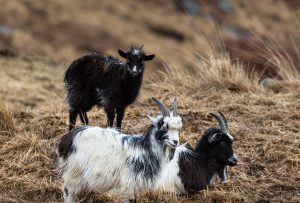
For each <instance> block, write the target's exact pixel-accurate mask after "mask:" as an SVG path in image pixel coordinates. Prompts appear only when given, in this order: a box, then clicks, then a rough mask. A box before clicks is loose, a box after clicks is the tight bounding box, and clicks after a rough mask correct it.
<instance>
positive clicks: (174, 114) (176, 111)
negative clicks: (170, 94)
mask: <svg viewBox="0 0 300 203" xmlns="http://www.w3.org/2000/svg"><path fill="white" fill-rule="evenodd" d="M173 116H174V117H177V116H178V105H177V98H176V97H174V99H173Z"/></svg>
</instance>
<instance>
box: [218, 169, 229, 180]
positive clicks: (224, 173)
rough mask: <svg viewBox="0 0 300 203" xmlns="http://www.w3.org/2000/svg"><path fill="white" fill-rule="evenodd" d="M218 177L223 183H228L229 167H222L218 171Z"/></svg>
mask: <svg viewBox="0 0 300 203" xmlns="http://www.w3.org/2000/svg"><path fill="white" fill-rule="evenodd" d="M217 173H218V176H219V178H220V179H221V181H222V182H225V183H226V182H227V180H228V176H227V166H223V167H220V169H219V170H218V172H217Z"/></svg>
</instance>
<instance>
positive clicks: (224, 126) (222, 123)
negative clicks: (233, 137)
mask: <svg viewBox="0 0 300 203" xmlns="http://www.w3.org/2000/svg"><path fill="white" fill-rule="evenodd" d="M210 115H212V116H213V117H215V118H216V119H217V120H218V122H219V125H220V127H221V131H222V132H223V133H227V129H226V125H225V123H224V121H223V119H222V118H221V117H220V116H218V115H217V114H215V113H210Z"/></svg>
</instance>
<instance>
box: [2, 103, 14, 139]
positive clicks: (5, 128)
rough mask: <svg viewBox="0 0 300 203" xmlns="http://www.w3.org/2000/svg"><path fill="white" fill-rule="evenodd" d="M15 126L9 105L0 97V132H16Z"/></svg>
mask: <svg viewBox="0 0 300 203" xmlns="http://www.w3.org/2000/svg"><path fill="white" fill-rule="evenodd" d="M16 131H17V128H16V125H15V121H14V119H13V111H12V108H11V106H10V105H8V103H6V102H5V101H4V98H1V99H0V133H4V134H10V133H13V132H16Z"/></svg>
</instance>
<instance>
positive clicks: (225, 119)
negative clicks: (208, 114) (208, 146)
mask: <svg viewBox="0 0 300 203" xmlns="http://www.w3.org/2000/svg"><path fill="white" fill-rule="evenodd" d="M219 114H220V115H221V116H222V119H223V121H224V123H225V126H226V129H227V130H228V121H227V118H226V117H225V115H224V114H223V113H222V112H220V111H219Z"/></svg>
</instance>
